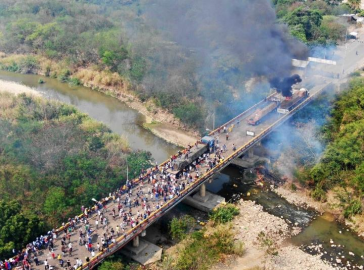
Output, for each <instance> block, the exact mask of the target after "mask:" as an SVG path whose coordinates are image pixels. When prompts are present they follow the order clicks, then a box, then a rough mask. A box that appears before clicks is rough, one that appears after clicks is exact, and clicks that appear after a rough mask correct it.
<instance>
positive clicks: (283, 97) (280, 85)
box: [247, 74, 309, 126]
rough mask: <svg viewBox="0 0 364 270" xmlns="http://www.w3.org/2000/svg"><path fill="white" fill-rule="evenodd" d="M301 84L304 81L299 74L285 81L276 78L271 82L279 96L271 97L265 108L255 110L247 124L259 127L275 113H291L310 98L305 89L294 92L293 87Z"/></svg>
mask: <svg viewBox="0 0 364 270" xmlns="http://www.w3.org/2000/svg"><path fill="white" fill-rule="evenodd" d="M300 82H302V79H301V77H300V76H299V75H297V74H295V75H293V76H291V77H287V78H284V79H279V78H274V79H272V80H270V84H271V87H272V88H273V89H275V90H276V91H277V94H276V95H273V96H271V97H270V98H269V99H268V100H267V101H266V104H265V106H263V107H262V108H259V109H257V110H255V111H254V112H253V113H252V114H251V115H250V116H249V118H248V119H247V123H248V124H249V125H252V126H255V125H259V124H260V123H261V122H262V121H264V119H265V118H266V117H267V116H268V115H269V114H270V113H272V112H274V111H277V112H278V113H281V114H287V113H289V112H290V111H291V110H292V109H293V108H295V107H296V106H297V105H298V104H300V103H301V102H302V101H303V100H305V99H306V98H307V97H308V96H309V92H308V91H307V89H305V88H300V89H298V90H297V89H295V90H292V86H293V85H297V84H299V83H300ZM278 95H279V96H278Z"/></svg>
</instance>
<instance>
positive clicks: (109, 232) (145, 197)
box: [0, 129, 235, 270]
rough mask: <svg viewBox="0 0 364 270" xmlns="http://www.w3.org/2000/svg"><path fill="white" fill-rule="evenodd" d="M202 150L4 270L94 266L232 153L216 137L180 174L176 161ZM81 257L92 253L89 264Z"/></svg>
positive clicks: (133, 185) (47, 238)
mask: <svg viewBox="0 0 364 270" xmlns="http://www.w3.org/2000/svg"><path fill="white" fill-rule="evenodd" d="M224 132H226V129H224ZM219 133H220V132H219ZM226 140H228V137H226ZM199 147H200V146H199V143H198V142H197V143H196V144H195V145H194V146H191V145H190V146H188V148H186V149H184V150H183V151H179V152H178V153H177V154H176V155H173V156H172V157H171V158H170V159H169V160H168V161H167V162H165V163H164V164H162V165H161V166H158V165H157V164H156V165H155V166H154V167H152V168H150V169H147V170H142V172H141V174H140V176H139V178H138V179H136V180H134V181H129V180H127V181H126V184H125V185H124V186H122V187H121V188H120V189H118V190H116V191H115V192H113V193H110V194H109V196H108V197H107V198H105V199H104V200H103V201H102V202H99V201H96V203H95V205H94V207H92V208H85V207H84V206H82V207H81V211H82V213H83V215H81V216H76V217H74V218H70V219H69V220H68V222H67V224H62V227H61V228H62V229H61V230H58V231H57V230H52V231H49V232H48V233H47V234H46V235H44V236H40V237H38V238H37V239H35V240H34V241H33V242H32V243H29V244H28V245H27V246H26V248H25V249H24V250H23V251H21V252H16V251H15V250H14V257H13V258H11V259H8V260H4V261H0V269H1V270H10V269H14V268H15V267H17V266H18V267H20V268H19V269H24V270H30V269H34V268H36V269H40V267H41V266H40V265H43V266H44V269H45V270H48V269H67V270H71V269H73V270H75V269H78V268H80V267H81V266H82V265H83V264H85V263H90V262H91V261H92V259H93V258H94V257H95V256H96V254H98V253H99V252H104V251H109V247H110V245H112V244H113V243H115V242H116V239H117V238H119V237H121V236H124V237H126V236H127V233H128V231H129V230H130V229H133V228H135V227H137V226H138V225H139V224H140V223H141V222H143V221H144V220H146V219H148V217H150V215H151V214H152V213H153V212H155V211H157V210H159V209H161V208H162V207H163V206H164V205H165V204H166V203H167V202H168V201H169V200H171V199H173V198H175V197H178V196H180V194H181V192H183V191H184V190H185V189H186V188H187V187H189V186H190V185H192V184H193V182H194V181H195V180H196V179H198V178H199V177H200V176H201V174H204V173H205V172H207V171H209V170H211V169H212V168H213V167H214V166H216V165H217V164H219V163H220V162H222V161H223V160H224V156H223V154H224V152H226V151H227V147H226V144H224V145H223V146H222V147H220V145H219V138H218V137H215V143H214V146H213V147H212V148H209V151H208V152H204V153H202V154H201V155H199V156H198V157H197V158H195V159H194V160H193V162H192V163H190V164H189V165H188V166H186V167H185V168H183V170H181V171H178V172H176V171H174V169H175V167H176V166H175V165H176V163H178V162H179V161H181V160H187V159H188V158H189V157H190V156H191V155H193V154H194V153H196V152H197V151H198V150H199ZM234 147H235V146H234ZM75 238H78V240H76V239H75ZM56 243H57V244H56ZM74 245H77V246H78V247H77V249H78V252H77V255H79V256H78V257H76V256H74V251H75V250H74V249H75V247H74ZM80 249H84V252H80ZM80 254H86V256H84V261H83V260H82V259H81V258H80ZM41 258H42V259H41ZM37 266H39V267H37Z"/></svg>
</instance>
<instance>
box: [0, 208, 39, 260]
mask: <svg viewBox="0 0 364 270" xmlns="http://www.w3.org/2000/svg"><path fill="white" fill-rule="evenodd" d="M21 208H22V207H21V205H20V204H19V203H18V202H16V201H0V257H8V256H11V254H12V249H13V248H15V249H17V250H20V249H22V248H23V247H24V246H25V245H26V244H28V243H29V242H30V241H32V240H34V239H35V238H36V237H37V236H39V234H40V233H42V232H43V231H44V230H45V224H44V222H42V221H40V219H39V217H38V216H37V215H34V214H31V213H25V212H23V211H22V209H21Z"/></svg>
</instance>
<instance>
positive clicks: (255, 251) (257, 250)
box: [214, 201, 334, 270]
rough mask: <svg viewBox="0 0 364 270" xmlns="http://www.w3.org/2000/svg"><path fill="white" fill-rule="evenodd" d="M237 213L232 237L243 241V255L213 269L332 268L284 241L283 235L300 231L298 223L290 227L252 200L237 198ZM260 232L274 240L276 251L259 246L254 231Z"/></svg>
mask: <svg viewBox="0 0 364 270" xmlns="http://www.w3.org/2000/svg"><path fill="white" fill-rule="evenodd" d="M238 206H239V209H240V215H239V216H238V217H236V218H235V219H234V221H233V224H234V229H235V230H236V231H237V232H238V234H237V235H236V238H237V239H239V240H242V241H243V242H244V245H245V249H246V252H245V255H243V256H242V257H238V258H236V259H235V260H233V261H232V262H230V263H229V264H227V265H222V264H221V265H217V266H216V267H215V268H214V270H224V269H230V270H251V269H256V270H258V269H269V270H270V269H271V270H278V269H279V270H292V269H300V270H312V269H315V270H329V269H334V268H333V267H332V266H330V265H328V264H327V263H325V262H324V261H322V260H321V259H320V257H319V256H312V255H310V254H308V253H305V252H304V251H302V250H300V249H299V248H298V247H296V246H293V245H291V244H287V242H286V241H285V240H286V239H288V238H290V237H291V236H292V235H295V234H297V233H299V232H300V228H298V227H293V228H292V227H290V226H289V224H287V223H286V221H285V220H283V219H281V218H279V217H276V216H273V215H270V214H268V213H267V212H264V211H263V207H262V206H261V205H257V204H255V203H254V202H252V201H240V202H239V205H238ZM261 232H263V233H264V234H265V235H268V237H269V239H271V240H272V241H273V243H275V244H274V245H275V246H276V250H277V252H278V254H277V255H269V254H267V252H266V248H262V246H261V242H260V241H258V235H259V234H260V233H261Z"/></svg>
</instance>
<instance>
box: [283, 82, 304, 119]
mask: <svg viewBox="0 0 364 270" xmlns="http://www.w3.org/2000/svg"><path fill="white" fill-rule="evenodd" d="M308 95H309V93H308V91H307V89H305V88H301V89H300V90H297V91H295V92H294V93H293V95H292V96H291V97H290V98H286V99H285V100H283V101H282V102H281V105H280V106H279V108H278V109H277V112H278V113H281V114H287V113H289V112H290V111H291V110H292V109H293V108H295V107H296V106H297V105H298V104H300V103H301V102H302V101H303V100H305V99H306V98H307V97H308Z"/></svg>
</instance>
